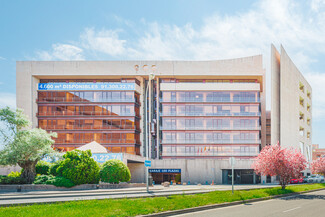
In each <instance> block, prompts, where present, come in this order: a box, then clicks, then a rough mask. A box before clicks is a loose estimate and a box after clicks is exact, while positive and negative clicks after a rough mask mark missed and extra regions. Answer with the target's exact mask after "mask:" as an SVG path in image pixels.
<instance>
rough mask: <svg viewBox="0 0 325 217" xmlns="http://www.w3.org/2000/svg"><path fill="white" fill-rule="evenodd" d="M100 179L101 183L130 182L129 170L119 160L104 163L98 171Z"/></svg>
mask: <svg viewBox="0 0 325 217" xmlns="http://www.w3.org/2000/svg"><path fill="white" fill-rule="evenodd" d="M100 179H101V181H102V182H108V183H116V184H118V183H120V182H128V181H130V180H131V173H130V170H129V168H128V167H127V166H126V165H125V164H124V163H123V162H122V161H120V160H108V161H106V162H105V163H104V164H103V165H102V168H101V171H100Z"/></svg>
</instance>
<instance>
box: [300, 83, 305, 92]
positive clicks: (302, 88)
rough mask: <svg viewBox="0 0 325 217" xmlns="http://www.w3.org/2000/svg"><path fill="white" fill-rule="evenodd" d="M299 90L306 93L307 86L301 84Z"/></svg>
mask: <svg viewBox="0 0 325 217" xmlns="http://www.w3.org/2000/svg"><path fill="white" fill-rule="evenodd" d="M299 89H300V90H301V91H302V92H303V93H304V92H305V86H304V85H303V84H302V83H301V82H299Z"/></svg>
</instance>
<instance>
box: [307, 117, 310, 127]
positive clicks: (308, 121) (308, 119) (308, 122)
mask: <svg viewBox="0 0 325 217" xmlns="http://www.w3.org/2000/svg"><path fill="white" fill-rule="evenodd" d="M307 124H308V125H309V126H310V118H307Z"/></svg>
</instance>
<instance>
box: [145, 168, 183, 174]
mask: <svg viewBox="0 0 325 217" xmlns="http://www.w3.org/2000/svg"><path fill="white" fill-rule="evenodd" d="M149 173H181V169H149Z"/></svg>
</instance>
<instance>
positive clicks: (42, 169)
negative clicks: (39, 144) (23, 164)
mask: <svg viewBox="0 0 325 217" xmlns="http://www.w3.org/2000/svg"><path fill="white" fill-rule="evenodd" d="M50 166H51V164H50V163H48V162H46V161H42V160H41V161H38V162H37V164H36V173H37V174H41V175H48V174H49V170H50Z"/></svg>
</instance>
